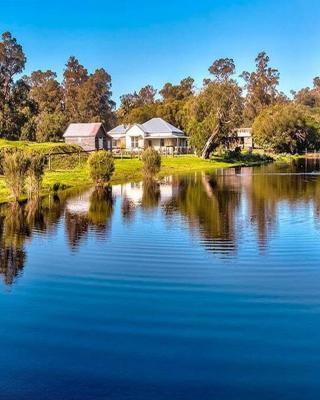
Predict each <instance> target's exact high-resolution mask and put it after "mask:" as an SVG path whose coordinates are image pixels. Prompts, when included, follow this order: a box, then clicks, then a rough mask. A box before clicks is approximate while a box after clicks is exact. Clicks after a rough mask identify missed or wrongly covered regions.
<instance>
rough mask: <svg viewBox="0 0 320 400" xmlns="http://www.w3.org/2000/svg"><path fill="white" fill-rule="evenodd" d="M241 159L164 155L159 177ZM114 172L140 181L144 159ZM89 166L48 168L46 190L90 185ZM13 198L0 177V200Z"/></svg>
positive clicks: (116, 179) (123, 163)
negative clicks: (227, 160)
mask: <svg viewBox="0 0 320 400" xmlns="http://www.w3.org/2000/svg"><path fill="white" fill-rule="evenodd" d="M239 164H243V163H239V162H225V161H223V160H219V159H217V160H202V159H200V158H198V157H196V156H192V155H188V156H179V157H164V158H163V159H162V166H161V171H160V173H159V177H163V176H166V175H172V174H178V173H188V172H193V171H210V170H214V169H217V168H227V167H232V166H236V165H239ZM115 166H116V169H115V173H114V175H113V177H112V180H111V183H112V184H117V183H124V182H129V181H137V180H140V179H142V178H143V174H142V162H141V161H140V160H138V159H132V160H131V159H124V160H115ZM90 184H91V180H90V177H89V173H88V169H87V167H86V165H85V164H83V165H82V166H81V167H80V168H79V167H77V168H75V169H56V170H54V171H46V173H45V176H44V181H43V187H44V190H43V193H44V194H45V193H49V192H50V191H51V190H52V188H53V186H54V185H59V187H60V189H64V188H70V187H77V186H82V185H90ZM9 200H10V194H9V191H8V189H7V188H6V186H5V182H4V179H3V178H2V177H0V203H3V202H7V201H9Z"/></svg>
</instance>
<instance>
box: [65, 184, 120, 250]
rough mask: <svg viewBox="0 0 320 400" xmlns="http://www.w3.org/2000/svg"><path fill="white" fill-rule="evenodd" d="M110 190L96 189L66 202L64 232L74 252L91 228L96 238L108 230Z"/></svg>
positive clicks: (110, 214) (110, 209) (111, 200)
mask: <svg viewBox="0 0 320 400" xmlns="http://www.w3.org/2000/svg"><path fill="white" fill-rule="evenodd" d="M113 202H114V200H113V197H112V188H111V187H106V188H96V189H94V190H90V191H87V192H85V193H79V194H78V196H72V197H71V198H70V199H68V200H67V205H66V212H65V230H66V234H67V237H68V241H69V245H70V247H71V249H72V250H76V249H77V248H78V247H79V246H80V244H81V242H82V241H83V240H85V239H86V238H87V236H88V234H89V229H90V228H91V229H92V230H93V231H94V232H95V233H96V234H97V235H98V236H99V235H102V236H104V235H105V234H106V232H107V231H108V230H109V229H110V226H111V225H110V224H111V218H112V213H113Z"/></svg>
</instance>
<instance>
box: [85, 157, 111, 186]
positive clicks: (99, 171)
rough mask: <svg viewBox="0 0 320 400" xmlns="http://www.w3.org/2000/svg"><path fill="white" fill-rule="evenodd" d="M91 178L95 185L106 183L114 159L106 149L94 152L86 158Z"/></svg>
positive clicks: (108, 179)
mask: <svg viewBox="0 0 320 400" xmlns="http://www.w3.org/2000/svg"><path fill="white" fill-rule="evenodd" d="M88 166H89V171H90V176H91V179H92V180H93V181H94V182H95V184H96V185H97V186H103V185H104V184H105V183H108V182H109V181H110V179H111V177H112V174H113V172H114V159H113V157H112V154H111V153H110V152H108V151H105V150H101V151H97V152H94V153H92V154H91V155H90V157H89V158H88Z"/></svg>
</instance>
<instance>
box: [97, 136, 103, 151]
mask: <svg viewBox="0 0 320 400" xmlns="http://www.w3.org/2000/svg"><path fill="white" fill-rule="evenodd" d="M103 147H104V146H103V137H99V138H98V149H99V150H103Z"/></svg>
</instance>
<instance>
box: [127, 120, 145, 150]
mask: <svg viewBox="0 0 320 400" xmlns="http://www.w3.org/2000/svg"><path fill="white" fill-rule="evenodd" d="M132 137H134V138H137V139H135V140H137V145H138V146H134V147H132V139H131V138H132ZM143 147H144V132H143V131H142V130H141V129H140V128H139V127H138V126H136V125H134V126H133V127H132V128H130V129H129V130H128V131H127V133H126V148H127V149H130V150H135V149H138V148H140V149H142V148H143Z"/></svg>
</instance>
